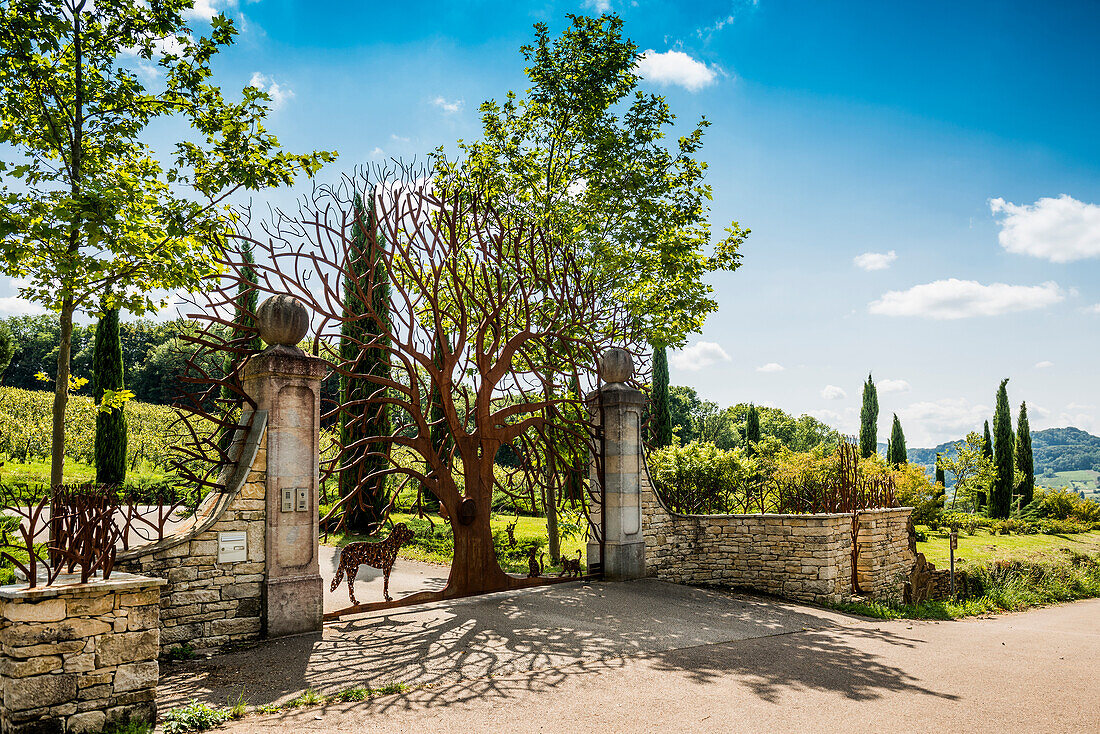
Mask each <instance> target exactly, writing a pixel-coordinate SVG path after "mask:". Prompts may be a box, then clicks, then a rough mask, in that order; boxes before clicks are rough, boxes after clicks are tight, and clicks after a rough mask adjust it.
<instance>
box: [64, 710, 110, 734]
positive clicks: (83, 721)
mask: <svg viewBox="0 0 1100 734" xmlns="http://www.w3.org/2000/svg"><path fill="white" fill-rule="evenodd" d="M106 722H107V714H106V713H104V712H103V711H87V712H85V713H83V714H74V715H72V716H70V717H69V718H68V720H67V721H66V722H65V728H66V730H67V731H68V732H69V734H86V733H89V734H90V732H100V731H103V725H104V724H105V723H106Z"/></svg>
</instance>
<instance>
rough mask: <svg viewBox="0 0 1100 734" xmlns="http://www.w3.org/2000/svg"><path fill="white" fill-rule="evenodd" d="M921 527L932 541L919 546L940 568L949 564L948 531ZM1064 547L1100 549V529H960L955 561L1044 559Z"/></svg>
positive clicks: (1093, 552)
mask: <svg viewBox="0 0 1100 734" xmlns="http://www.w3.org/2000/svg"><path fill="white" fill-rule="evenodd" d="M921 529H922V530H924V532H925V533H926V534H927V535H928V542H925V543H917V550H918V551H920V552H921V553H923V554H924V557H925V558H927V559H928V560H929V561H930V562H932V563H934V564H936V568H947V566H948V563H949V560H948V556H949V553H950V551H949V550H948V537H949V536H948V533H947V532H946V531H941V532H933V531H931V530H928V529H927V528H923V527H922V528H921ZM1062 548H1069V549H1071V550H1074V551H1077V552H1078V553H1087V554H1096V553H1100V530H1094V531H1092V532H1090V533H1078V534H1075V535H990V534H989V533H988V532H986V531H985V530H979V531H978V532H977V533H976V534H974V535H967V534H966V533H962V532H960V533H959V547H958V550H956V551H955V562H956V563H962V562H973V563H981V562H986V561H1008V560H1021V561H1023V560H1041V559H1042V558H1043V557H1044V556H1057V555H1059V551H1060V550H1061V549H1062Z"/></svg>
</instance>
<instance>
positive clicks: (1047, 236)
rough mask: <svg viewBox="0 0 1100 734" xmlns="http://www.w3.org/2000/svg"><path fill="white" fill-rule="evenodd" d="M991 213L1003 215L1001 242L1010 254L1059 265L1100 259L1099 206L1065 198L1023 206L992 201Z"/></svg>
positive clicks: (1063, 196) (1048, 199) (1064, 195)
mask: <svg viewBox="0 0 1100 734" xmlns="http://www.w3.org/2000/svg"><path fill="white" fill-rule="evenodd" d="M989 209H990V211H991V212H993V214H994V215H997V214H1000V215H1001V220H1000V224H1001V231H1000V234H998V235H997V240H998V241H999V242H1000V243H1001V247H1003V248H1005V249H1006V250H1008V251H1009V252H1015V253H1017V254H1021V255H1031V256H1033V257H1041V258H1043V259H1045V260H1050V261H1051V262H1056V263H1068V262H1073V261H1074V260H1084V259H1085V258H1090V257H1100V206H1098V205H1096V204H1086V203H1084V202H1081V201H1077V200H1076V199H1074V198H1073V197H1071V196H1068V195H1066V194H1062V195H1061V196H1059V197H1058V198H1057V199H1051V198H1048V197H1044V198H1042V199H1039V200H1038V201H1036V202H1035V203H1034V204H1021V205H1016V204H1013V203H1011V202H1007V201H1005V200H1004V199H990V201H989Z"/></svg>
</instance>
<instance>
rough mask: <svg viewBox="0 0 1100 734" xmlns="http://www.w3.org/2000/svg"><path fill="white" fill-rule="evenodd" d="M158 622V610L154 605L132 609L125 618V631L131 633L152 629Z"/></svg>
mask: <svg viewBox="0 0 1100 734" xmlns="http://www.w3.org/2000/svg"><path fill="white" fill-rule="evenodd" d="M159 620H160V609H159V608H158V607H157V606H156V605H152V604H151V605H149V606H145V607H134V608H133V609H131V610H130V614H129V616H127V618H126V629H128V630H129V631H131V632H134V631H137V630H145V629H153V628H155V627H156V626H157V623H158V621H159Z"/></svg>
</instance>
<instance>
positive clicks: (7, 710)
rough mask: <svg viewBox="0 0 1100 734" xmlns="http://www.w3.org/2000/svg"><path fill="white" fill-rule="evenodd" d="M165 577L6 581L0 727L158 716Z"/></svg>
mask: <svg viewBox="0 0 1100 734" xmlns="http://www.w3.org/2000/svg"><path fill="white" fill-rule="evenodd" d="M164 583H165V582H164V581H163V580H162V579H152V578H141V577H135V576H131V575H130V574H125V573H116V574H114V575H112V576H111V578H110V580H108V581H102V580H98V581H94V582H91V583H87V584H80V583H75V584H63V585H55V586H40V587H37V588H34V589H27V588H24V587H22V585H20V586H6V587H0V697H2V702H0V703H2V706H0V709H2V712H0V730H2V731H3V733H4V734H16V733H18V732H46V731H56V732H72V733H74V734H75V733H78V732H98V731H101V730H102V729H103V728H104V727H105V726H112V725H114V724H121V723H124V722H126V721H141V722H154V721H156V713H157V706H156V689H157V677H158V674H159V669H158V665H157V655H158V653H159V652H160V645H159V640H160V625H159V622H160V587H161V586H162V585H163V584H164Z"/></svg>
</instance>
